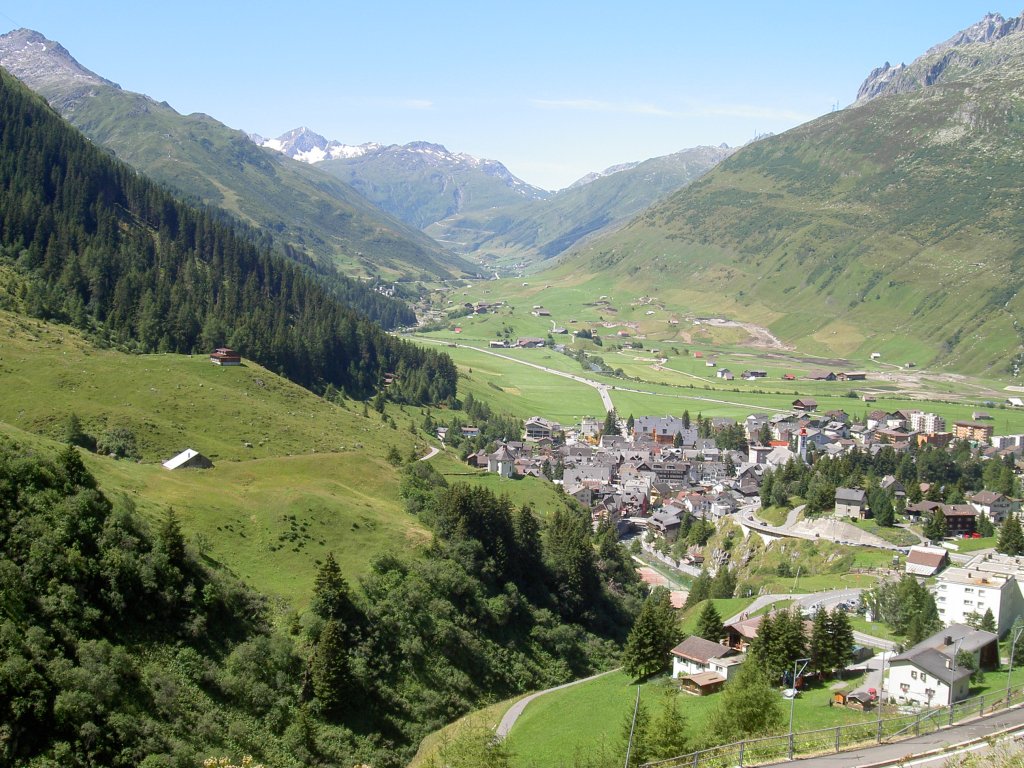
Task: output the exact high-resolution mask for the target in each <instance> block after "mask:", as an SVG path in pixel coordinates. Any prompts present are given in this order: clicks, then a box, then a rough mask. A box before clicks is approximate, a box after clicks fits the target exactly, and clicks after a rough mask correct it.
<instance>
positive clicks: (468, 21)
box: [0, 0, 1020, 189]
mask: <svg viewBox="0 0 1024 768" xmlns="http://www.w3.org/2000/svg"><path fill="white" fill-rule="evenodd" d="M988 11H994V12H1000V13H1002V14H1003V15H1004V16H1006V17H1010V16H1015V15H1017V14H1019V13H1020V8H1012V7H1010V8H999V7H993V6H992V3H991V2H990V0H989V1H988V2H975V1H974V0H955V1H953V0H932V1H931V2H921V1H918V0H908V1H907V2H901V1H900V0H890V1H889V2H876V1H875V0H861V2H859V3H848V2H844V3H834V2H830V0H818V1H817V2H802V1H800V0H791V1H788V2H778V1H776V2H763V1H762V2H729V1H728V0H722V1H721V2H717V3H708V2H700V3H696V2H690V1H688V0H674V1H671V2H643V0H638V1H637V2H632V3H624V2H614V3H613V2H601V0H591V1H590V2H576V1H575V0H563V1H562V2H551V0H548V2H533V1H532V0H519V1H517V2H514V3H513V2H487V0H477V1H476V2H445V1H444V0H437V1H436V2H434V3H423V2H412V1H410V2H392V1H391V0H378V1H377V2H376V3H374V4H370V3H366V2H362V3H359V4H355V3H351V2H344V1H339V0H333V2H321V1H320V0H306V2H304V3H297V4H294V5H289V4H286V3H273V4H272V3H263V2H248V3H240V2H231V1H229V0H206V1H205V2H194V1H193V0H176V1H175V2H173V3H148V2H139V0H133V1H132V2H103V0H99V1H98V2H91V3H83V2H81V0H75V1H68V2H64V1H62V0H54V1H50V0H0V30H2V31H6V30H8V29H13V28H16V27H28V28H31V29H35V30H37V31H39V32H41V33H42V34H44V35H45V36H46V37H48V38H50V39H53V40H56V41H58V42H60V43H62V44H63V45H64V46H65V47H66V48H67V49H68V50H69V51H70V52H71V54H72V55H73V56H74V57H75V58H76V59H78V61H79V62H81V63H82V65H83V66H85V67H87V68H89V69H92V70H93V71H95V72H96V73H98V74H100V75H102V76H104V77H106V78H109V79H111V80H113V81H115V82H117V83H119V84H120V85H121V86H122V87H124V88H127V89H129V90H133V91H140V92H142V93H146V94H148V95H149V96H152V97H153V98H155V99H157V100H160V101H167V102H168V103H170V104H171V106H173V107H174V108H175V109H177V110H178V111H179V112H183V113H189V112H205V113H207V114H210V115H212V116H213V117H216V118H217V119H219V120H221V121H222V122H224V123H227V124H228V125H230V126H232V127H234V128H241V129H244V130H247V131H250V132H256V133H259V134H261V135H263V136H267V137H276V136H278V135H280V134H282V133H284V132H285V131H287V130H289V129H291V128H294V127H296V126H299V125H306V126H309V127H310V128H312V129H313V130H315V131H316V132H318V133H320V134H323V135H324V136H326V137H328V138H333V139H338V140H339V141H342V142H344V143H347V144H359V143H362V142H366V141H377V142H382V143H406V142H409V141H421V140H422V141H432V142H436V143H439V144H444V145H445V146H446V147H448V148H449V149H450V150H452V151H458V152H468V153H470V154H473V155H476V156H479V157H488V158H493V159H496V160H500V161H502V162H503V163H505V165H507V166H508V167H509V169H510V170H511V171H512V172H513V173H515V174H516V175H518V176H520V177H521V178H523V179H525V180H526V181H528V182H530V183H533V184H536V185H538V186H541V187H545V188H548V189H557V188H560V187H564V186H566V185H568V184H570V183H571V182H572V181H574V180H575V179H577V178H579V177H580V176H582V175H583V174H585V173H587V172H589V171H594V170H601V169H603V168H606V167H608V166H610V165H614V164H617V163H621V162H627V161H631V160H642V159H645V158H648V157H654V156H658V155H664V154H668V153H671V152H675V151H678V150H680V149H684V148H686V147H691V146H696V145H700V144H720V143H722V142H725V143H728V144H730V145H736V144H742V143H744V142H745V141H748V140H749V139H751V138H752V137H753V136H754V135H755V134H756V133H764V132H768V131H772V132H776V133H778V132H781V131H784V130H786V129H788V128H791V127H793V126H794V125H797V124H799V123H801V122H803V121H805V120H808V119H811V118H813V117H816V116H818V115H821V114H823V113H825V112H828V111H829V110H830V109H831V108H832V105H833V104H835V103H837V102H838V103H839V104H840V105H841V106H845V105H847V104H849V103H850V102H851V101H853V98H854V96H855V94H856V90H857V87H858V86H859V85H860V83H861V81H862V80H863V79H864V77H865V76H866V75H867V74H868V72H869V71H870V70H871V69H872V68H873V67H876V66H878V65H880V64H882V63H883V62H885V61H890V62H891V63H893V64H898V63H899V62H901V61H906V62H910V61H911V60H912V59H914V58H916V57H917V56H918V55H919V54H921V53H923V52H924V51H925V50H926V49H927V48H929V47H930V46H932V45H934V44H936V43H938V42H940V41H942V40H945V39H946V38H948V37H950V36H952V35H953V34H954V33H955V32H957V31H958V30H960V29H962V28H964V27H966V26H969V25H970V24H972V23H974V22H976V21H978V20H980V19H981V17H982V16H983V15H984V14H985V13H986V12H988Z"/></svg>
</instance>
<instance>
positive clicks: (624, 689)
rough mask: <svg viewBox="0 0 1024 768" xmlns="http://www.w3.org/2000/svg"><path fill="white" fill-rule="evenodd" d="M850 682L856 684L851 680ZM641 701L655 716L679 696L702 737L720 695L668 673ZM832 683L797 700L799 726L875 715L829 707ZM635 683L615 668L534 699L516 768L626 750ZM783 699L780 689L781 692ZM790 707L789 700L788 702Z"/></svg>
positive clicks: (513, 741)
mask: <svg viewBox="0 0 1024 768" xmlns="http://www.w3.org/2000/svg"><path fill="white" fill-rule="evenodd" d="M845 682H846V683H853V684H856V681H855V680H853V679H851V680H847V681H845ZM639 688H640V701H641V702H642V703H643V705H644V706H645V707H646V708H647V710H648V712H649V713H650V715H651V717H652V718H656V717H657V716H658V713H660V711H661V709H662V708H663V707H664V702H665V700H666V697H667V696H678V697H679V699H678V700H679V705H680V709H681V711H682V712H683V714H684V715H685V717H686V727H687V732H688V733H690V734H692V737H693V738H694V739H695V740H700V739H701V738H702V737H703V734H704V733H705V732H706V730H707V727H708V725H709V724H710V722H711V717H712V714H713V712H714V709H715V707H716V706H717V704H718V698H719V697H718V696H715V695H711V696H705V697H698V696H691V695H689V694H686V693H680V692H678V691H677V689H676V687H675V683H674V682H673V681H672V680H670V679H669V678H667V677H658V678H654V679H653V680H650V681H648V682H645V683H643V684H641V685H640V686H639ZM830 689H831V684H830V683H826V684H824V685H820V686H817V687H812V688H810V689H809V690H807V691H805V692H804V693H803V694H802V695H801V696H800V697H799V698H797V699H796V706H795V710H794V723H795V728H796V730H798V731H800V730H813V729H815V728H826V727H829V726H835V725H844V724H847V723H856V722H859V721H861V720H866V719H871V718H872V717H873V716H874V713H863V712H857V711H855V710H848V709H846V708H845V707H830V706H829V705H828V701H829V698H830V694H831V690H830ZM636 695H637V685H636V683H635V682H634V681H633V680H631V679H629V678H628V677H627V676H626V674H625V673H623V672H613V673H611V674H608V675H605V676H603V677H599V678H596V679H594V680H589V681H587V682H584V683H580V684H579V685H575V686H573V687H571V688H566V689H563V690H560V691H553V692H552V693H549V694H545V695H544V696H541V697H540V698H538V699H535V700H534V701H532V702H531V703H530V704H529V705H528V706H527V707H526V710H525V711H524V712H523V714H522V716H521V717H520V718H519V720H518V721H517V722H516V724H515V726H514V727H513V728H512V732H511V733H510V734H509V737H508V742H507V743H508V746H509V749H510V750H511V751H512V753H513V765H515V766H516V768H554V767H555V766H564V765H573V761H574V759H575V758H576V757H577V756H586V755H587V754H588V752H590V751H591V750H594V749H601V748H604V749H606V750H607V751H608V752H609V753H613V754H620V755H624V754H625V739H624V737H623V728H624V727H626V728H628V719H629V718H630V717H631V716H632V714H633V706H634V703H635V701H636ZM780 700H781V694H780ZM785 704H786V706H787V707H788V702H785Z"/></svg>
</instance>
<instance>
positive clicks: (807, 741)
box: [641, 688, 1024, 768]
mask: <svg viewBox="0 0 1024 768" xmlns="http://www.w3.org/2000/svg"><path fill="white" fill-rule="evenodd" d="M1022 703H1024V688H1014V689H1011V691H1010V698H1009V701H1007V700H1006V690H1005V689H1002V690H999V691H995V692H992V693H987V694H984V695H982V696H976V697H974V698H971V699H964V700H963V701H958V702H955V703H954V704H951V705H949V706H948V707H942V708H939V709H926V710H921V711H919V712H916V713H913V714H905V715H900V716H898V717H885V718H881V719H878V720H863V721H861V722H859V723H852V724H850V725H837V726H833V727H831V728H822V729H820V730H815V731H801V732H799V733H793V734H789V733H784V734H780V735H778V736H765V737H762V738H759V739H748V740H745V741H738V742H734V743H732V744H722V745H721V746H718V747H711V748H709V749H703V750H700V751H699V752H691V753H689V754H686V755H680V756H679V757H670V758H668V759H667V760H658V761H656V762H651V763H644V764H643V765H642V766H641V768H735V767H736V766H738V768H744V766H755V765H764V764H766V763H778V762H782V761H784V760H792V759H793V758H795V757H813V756H815V755H823V754H828V753H831V752H841V751H843V750H848V749H853V748H855V747H863V746H867V745H870V744H881V743H882V742H883V741H899V740H900V739H908V738H911V737H913V736H920V735H921V734H927V733H934V732H935V731H937V730H939V729H940V728H945V727H948V726H951V725H954V724H956V723H959V722H963V721H964V720H969V719H972V718H976V717H981V716H982V715H988V714H991V713H993V712H997V711H999V710H1002V709H1005V708H1007V707H1008V706H1014V705H1019V704H1022Z"/></svg>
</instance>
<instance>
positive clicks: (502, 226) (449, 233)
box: [426, 145, 735, 265]
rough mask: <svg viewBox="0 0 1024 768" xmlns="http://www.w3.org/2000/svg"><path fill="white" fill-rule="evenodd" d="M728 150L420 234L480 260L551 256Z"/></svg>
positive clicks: (624, 169)
mask: <svg viewBox="0 0 1024 768" xmlns="http://www.w3.org/2000/svg"><path fill="white" fill-rule="evenodd" d="M733 152H735V150H734V149H730V148H729V147H728V146H726V145H722V146H718V147H694V148H692V149H684V150H682V151H681V152H676V153H673V154H671V155H665V156H663V157H655V158H651V159H650V160H644V161H643V162H636V163H623V164H621V165H616V166H612V167H611V168H608V169H606V170H605V171H604V172H602V173H594V174H588V175H587V176H584V177H583V178H582V179H580V180H578V181H577V182H575V183H574V184H572V185H571V186H569V187H567V188H566V189H563V190H561V191H559V192H556V193H555V194H554V195H552V196H551V197H550V198H548V199H546V200H530V201H523V202H521V203H519V204H518V205H514V206H507V207H504V208H493V209H488V210H485V211H480V212H476V213H460V214H458V215H455V216H452V217H450V218H448V219H444V220H442V221H439V222H437V223H436V224H434V225H432V226H430V227H428V228H427V230H426V232H427V233H428V234H430V235H431V236H433V237H434V238H435V239H436V240H438V241H439V242H441V243H444V244H445V245H447V246H448V247H449V248H452V249H454V250H456V251H457V252H459V253H464V254H467V255H468V254H473V255H475V256H476V257H477V258H479V259H480V260H481V261H484V262H504V263H509V262H513V263H517V264H520V265H522V264H524V263H529V262H534V261H538V260H545V259H552V258H555V257H557V256H559V255H561V254H562V253H565V252H566V251H567V250H569V249H570V248H573V247H576V246H578V245H580V244H582V243H584V242H586V241H587V240H589V239H592V238H594V237H596V236H597V235H600V234H602V233H607V232H609V231H611V230H613V229H615V228H617V227H619V226H622V225H623V224H625V223H626V222H628V221H629V220H630V219H631V218H632V217H634V216H636V215H637V214H638V213H640V212H641V211H643V210H644V209H646V208H647V207H648V206H650V205H652V204H654V203H655V202H657V201H658V200H661V199H663V198H665V197H667V196H668V195H670V194H672V193H673V192H676V191H678V190H679V189H680V188H682V187H685V186H686V185H687V184H689V183H691V182H693V181H694V180H696V179H698V178H700V177H701V176H702V175H704V174H705V173H707V172H708V171H709V170H710V169H711V168H713V167H714V166H715V165H717V164H718V163H720V162H721V161H722V160H724V159H725V158H727V157H728V156H729V155H731V154H732V153H733Z"/></svg>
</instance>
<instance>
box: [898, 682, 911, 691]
mask: <svg viewBox="0 0 1024 768" xmlns="http://www.w3.org/2000/svg"><path fill="white" fill-rule="evenodd" d="M900 690H901V691H903V692H904V693H906V692H907V691H909V690H910V683H900Z"/></svg>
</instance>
